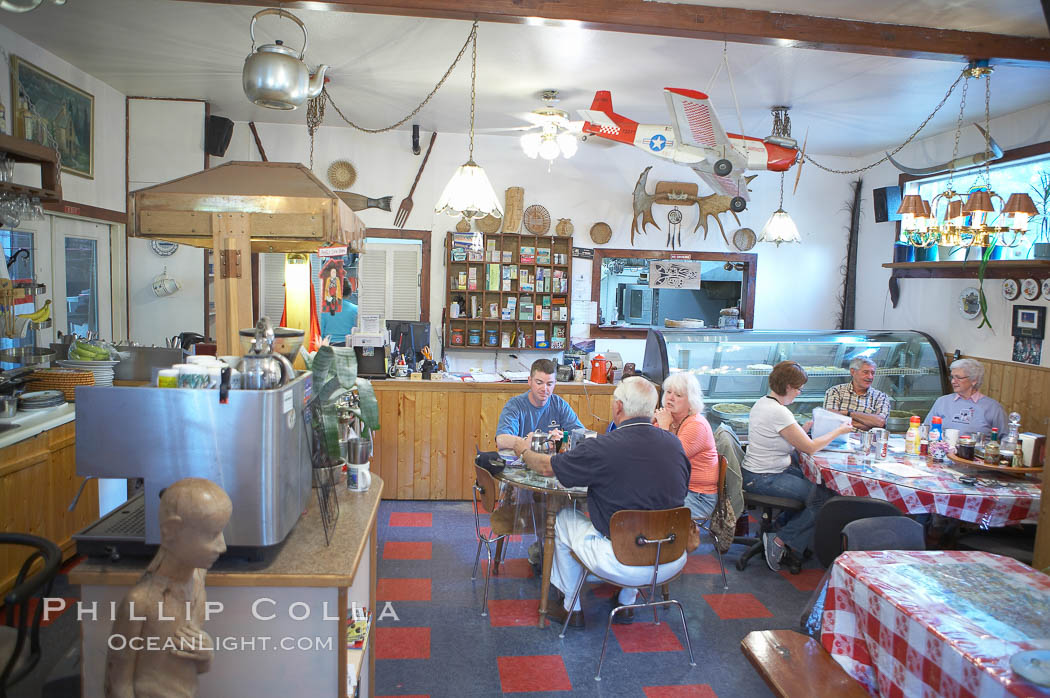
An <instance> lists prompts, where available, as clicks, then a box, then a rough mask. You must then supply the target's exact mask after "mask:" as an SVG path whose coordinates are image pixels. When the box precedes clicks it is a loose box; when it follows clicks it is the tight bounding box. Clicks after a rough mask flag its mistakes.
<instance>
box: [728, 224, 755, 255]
mask: <svg viewBox="0 0 1050 698" xmlns="http://www.w3.org/2000/svg"><path fill="white" fill-rule="evenodd" d="M756 242H758V237H757V236H756V235H755V231H754V230H751V228H741V229H740V230H738V231H736V232H735V233H733V246H734V247H736V248H737V249H738V250H740V251H741V252H747V251H748V250H750V249H751V248H752V247H754V246H755V243H756Z"/></svg>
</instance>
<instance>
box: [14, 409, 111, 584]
mask: <svg viewBox="0 0 1050 698" xmlns="http://www.w3.org/2000/svg"><path fill="white" fill-rule="evenodd" d="M80 482H81V478H79V477H77V474H76V423H75V422H69V423H68V424H63V425H61V426H58V427H55V428H54V429H49V430H48V431H45V432H42V433H40V434H38V435H36V436H34V437H32V438H28V439H25V440H24V441H20V442H18V443H16V444H13V445H11V446H8V447H6V448H3V449H0V531H6V532H10V533H29V534H31V535H34V536H40V537H42V538H47V539H48V540H51V541H54V542H55V543H56V544H57V545H58V547H59V548H61V549H62V555H63V558H69V557H72V556H73V555H74V554H75V553H76V545H75V543H74V541H73V534H74V533H76V532H77V531H79V530H80V529H82V528H84V527H85V526H87V525H88V524H90V523H92V522H93V521H95V520H96V519H98V484H97V482H96V481H95V480H92V481H91V482H89V483H88V486H87V487H85V488H84V493H83V495H82V496H81V497H80V501H79V502H77V506H76V508H75V509H74V510H73V511H72V512H70V511H68V507H69V503H70V502H71V501H73V497H74V496H75V495H76V493H77V489H78V488H79V487H80ZM27 554H28V549H25V552H22V551H20V550H19V549H17V548H10V547H5V548H0V594H4V593H7V591H9V590H10V589H11V587H12V586H13V582H14V579H15V576H16V575H17V574H18V570H19V568H20V567H21V565H22V563H23V562H24V561H25V558H26V555H27Z"/></svg>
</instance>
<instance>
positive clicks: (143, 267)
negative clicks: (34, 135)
mask: <svg viewBox="0 0 1050 698" xmlns="http://www.w3.org/2000/svg"><path fill="white" fill-rule="evenodd" d="M128 121H129V124H128V189H129V191H135V190H136V189H141V188H143V187H148V186H151V185H153V184H159V183H161V182H167V181H169V180H172V179H176V178H177V177H183V176H185V175H188V174H193V173H194V172H200V171H201V170H202V169H204V103H203V102H186V101H179V100H158V99H131V100H129V101H128ZM165 268H167V273H168V276H169V277H171V278H174V279H176V280H177V281H178V282H179V283H180V284H182V288H181V290H179V291H177V292H176V293H174V294H173V295H170V296H164V297H159V296H157V294H155V293H154V292H153V277H155V276H156V275H158V274H160V273H161V272H163V271H164V269H165ZM128 305H129V307H130V311H131V312H130V325H131V327H130V334H131V340H132V341H135V342H138V343H140V344H145V345H150V344H155V345H157V346H161V347H162V346H164V340H165V339H166V338H168V337H172V336H173V335H175V334H178V333H179V332H184V331H186V332H199V333H201V334H203V333H204V251H203V250H201V249H199V248H196V247H190V246H189V245H179V248H178V249H177V250H176V251H175V253H174V254H173V255H171V256H170V257H160V256H158V255H156V254H155V253H154V252H153V250H152V249H151V247H150V241H149V240H144V239H142V238H129V239H128Z"/></svg>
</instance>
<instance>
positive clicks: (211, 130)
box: [204, 116, 233, 157]
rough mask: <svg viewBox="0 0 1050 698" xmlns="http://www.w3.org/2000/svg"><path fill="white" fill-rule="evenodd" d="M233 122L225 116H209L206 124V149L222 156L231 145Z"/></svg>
mask: <svg viewBox="0 0 1050 698" xmlns="http://www.w3.org/2000/svg"><path fill="white" fill-rule="evenodd" d="M232 136H233V122H232V121H230V120H229V119H227V118H226V117H225V116H209V117H208V120H207V121H206V122H205V124H204V151H205V152H206V153H208V155H218V156H219V157H222V156H223V155H225V154H226V149H227V148H229V147H230V138H231V137H232Z"/></svg>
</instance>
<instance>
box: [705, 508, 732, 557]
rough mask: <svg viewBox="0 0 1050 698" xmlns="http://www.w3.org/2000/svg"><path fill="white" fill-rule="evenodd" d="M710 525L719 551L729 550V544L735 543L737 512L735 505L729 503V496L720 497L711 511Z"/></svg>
mask: <svg viewBox="0 0 1050 698" xmlns="http://www.w3.org/2000/svg"><path fill="white" fill-rule="evenodd" d="M708 526H709V528H710V529H711V535H712V536H714V538H715V545H717V546H718V551H719V552H722V553H726V552H729V546H730V545H732V544H733V536H734V535H735V534H736V514H735V513H734V512H733V505H732V504H730V503H729V497H726V496H722V497H720V498H719V500H718V505H717V506H715V510H714V511H713V512H711V520H710V523H709V524H708Z"/></svg>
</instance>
